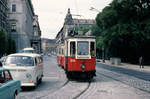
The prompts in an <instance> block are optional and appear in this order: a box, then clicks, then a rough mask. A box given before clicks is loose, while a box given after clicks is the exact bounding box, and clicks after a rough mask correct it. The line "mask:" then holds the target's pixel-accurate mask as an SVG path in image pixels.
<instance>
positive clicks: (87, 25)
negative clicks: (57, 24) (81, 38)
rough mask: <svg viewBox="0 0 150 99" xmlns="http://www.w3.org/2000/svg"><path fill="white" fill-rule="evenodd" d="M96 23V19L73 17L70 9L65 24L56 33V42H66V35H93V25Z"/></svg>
mask: <svg viewBox="0 0 150 99" xmlns="http://www.w3.org/2000/svg"><path fill="white" fill-rule="evenodd" d="M93 24H96V21H95V20H94V19H77V18H73V16H72V14H71V12H70V9H68V12H67V14H66V18H65V21H64V25H63V27H62V28H61V30H60V31H59V32H58V34H57V35H56V44H60V43H63V42H64V39H65V37H68V36H74V35H86V36H90V35H91V27H92V25H93Z"/></svg>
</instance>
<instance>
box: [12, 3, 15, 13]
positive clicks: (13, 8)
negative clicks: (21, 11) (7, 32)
mask: <svg viewBox="0 0 150 99" xmlns="http://www.w3.org/2000/svg"><path fill="white" fill-rule="evenodd" d="M12 12H16V4H12Z"/></svg>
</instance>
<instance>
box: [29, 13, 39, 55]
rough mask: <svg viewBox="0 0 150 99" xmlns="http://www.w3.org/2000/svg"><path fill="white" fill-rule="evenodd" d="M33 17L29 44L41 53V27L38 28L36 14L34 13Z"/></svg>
mask: <svg viewBox="0 0 150 99" xmlns="http://www.w3.org/2000/svg"><path fill="white" fill-rule="evenodd" d="M33 18H34V21H33V33H34V36H33V38H32V39H31V46H32V47H33V48H34V49H35V50H36V52H37V53H41V52H42V48H41V29H40V26H39V21H38V16H37V15H35V16H34V17H33Z"/></svg>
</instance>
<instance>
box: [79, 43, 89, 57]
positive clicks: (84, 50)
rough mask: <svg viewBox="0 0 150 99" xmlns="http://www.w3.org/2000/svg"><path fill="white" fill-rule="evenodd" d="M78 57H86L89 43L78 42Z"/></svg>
mask: <svg viewBox="0 0 150 99" xmlns="http://www.w3.org/2000/svg"><path fill="white" fill-rule="evenodd" d="M77 51H78V55H88V54H89V43H88V42H82V41H80V42H78V50H77Z"/></svg>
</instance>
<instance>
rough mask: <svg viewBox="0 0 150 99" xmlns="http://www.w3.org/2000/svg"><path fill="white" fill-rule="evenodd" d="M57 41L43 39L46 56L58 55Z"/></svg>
mask: <svg viewBox="0 0 150 99" xmlns="http://www.w3.org/2000/svg"><path fill="white" fill-rule="evenodd" d="M55 43H56V40H55V39H47V38H43V39H42V50H43V53H45V54H48V53H50V54H55V53H56V45H55Z"/></svg>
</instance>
